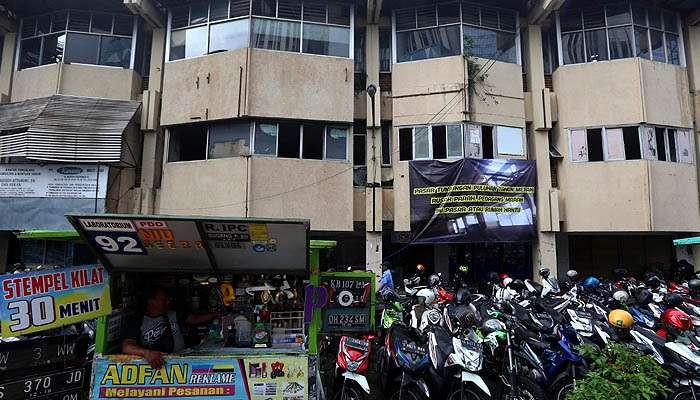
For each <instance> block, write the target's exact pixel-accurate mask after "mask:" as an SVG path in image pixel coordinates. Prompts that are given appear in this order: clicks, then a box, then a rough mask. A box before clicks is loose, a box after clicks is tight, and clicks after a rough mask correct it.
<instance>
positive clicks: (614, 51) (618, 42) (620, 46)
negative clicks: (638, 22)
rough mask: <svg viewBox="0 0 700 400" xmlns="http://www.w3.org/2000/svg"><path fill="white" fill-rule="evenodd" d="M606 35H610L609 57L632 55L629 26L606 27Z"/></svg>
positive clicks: (630, 29)
mask: <svg viewBox="0 0 700 400" xmlns="http://www.w3.org/2000/svg"><path fill="white" fill-rule="evenodd" d="M608 36H609V37H610V58H611V59H613V60H615V59H618V58H629V57H632V27H631V26H623V27H619V28H612V29H608Z"/></svg>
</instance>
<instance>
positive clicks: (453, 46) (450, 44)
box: [396, 25, 462, 62]
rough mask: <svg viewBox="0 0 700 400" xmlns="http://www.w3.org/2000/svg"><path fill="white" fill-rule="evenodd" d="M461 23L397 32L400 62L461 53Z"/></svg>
mask: <svg viewBox="0 0 700 400" xmlns="http://www.w3.org/2000/svg"><path fill="white" fill-rule="evenodd" d="M459 35H460V29H459V25H454V26H444V27H439V28H430V29H423V30H418V31H410V32H399V33H397V34H396V59H397V61H398V62H404V61H415V60H425V59H428V58H438V57H447V56H455V55H458V54H461V52H462V50H461V49H460V46H461V45H462V43H461V40H460V38H459Z"/></svg>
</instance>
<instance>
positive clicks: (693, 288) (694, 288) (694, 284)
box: [688, 279, 700, 296]
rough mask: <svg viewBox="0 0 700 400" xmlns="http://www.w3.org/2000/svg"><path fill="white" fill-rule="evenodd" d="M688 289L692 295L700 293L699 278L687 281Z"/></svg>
mask: <svg viewBox="0 0 700 400" xmlns="http://www.w3.org/2000/svg"><path fill="white" fill-rule="evenodd" d="M688 289H690V293H692V294H693V296H698V295H700V279H691V280H689V281H688Z"/></svg>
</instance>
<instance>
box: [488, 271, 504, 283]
mask: <svg viewBox="0 0 700 400" xmlns="http://www.w3.org/2000/svg"><path fill="white" fill-rule="evenodd" d="M486 279H487V280H488V281H489V282H491V283H498V282H500V281H501V278H500V277H499V276H498V272H496V271H489V273H488V275H487V277H486Z"/></svg>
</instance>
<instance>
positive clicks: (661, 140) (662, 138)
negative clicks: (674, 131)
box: [655, 128, 666, 161]
mask: <svg viewBox="0 0 700 400" xmlns="http://www.w3.org/2000/svg"><path fill="white" fill-rule="evenodd" d="M655 132H656V154H657V155H658V158H659V161H666V129H664V128H656V129H655Z"/></svg>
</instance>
